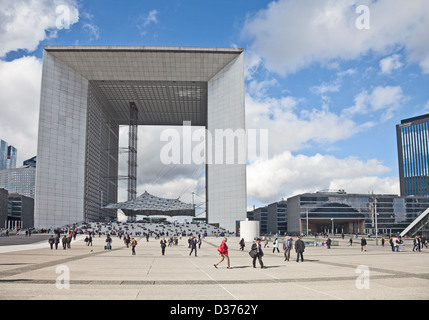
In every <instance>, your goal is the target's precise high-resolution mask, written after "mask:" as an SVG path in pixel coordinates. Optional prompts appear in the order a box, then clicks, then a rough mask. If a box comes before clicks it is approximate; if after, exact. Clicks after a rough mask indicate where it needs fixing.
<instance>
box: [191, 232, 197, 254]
mask: <svg viewBox="0 0 429 320" xmlns="http://www.w3.org/2000/svg"><path fill="white" fill-rule="evenodd" d="M190 245H191V252H189V255H191V254H192V252H193V251H194V250H195V256H196V257H197V239H196V238H195V237H192V239H191V241H190Z"/></svg>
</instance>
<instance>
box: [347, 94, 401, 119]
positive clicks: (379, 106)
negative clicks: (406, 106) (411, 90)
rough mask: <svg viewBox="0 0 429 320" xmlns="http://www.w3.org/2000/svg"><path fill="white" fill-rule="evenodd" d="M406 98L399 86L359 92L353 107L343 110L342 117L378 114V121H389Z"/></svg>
mask: <svg viewBox="0 0 429 320" xmlns="http://www.w3.org/2000/svg"><path fill="white" fill-rule="evenodd" d="M405 100H406V97H405V96H404V95H403V93H402V88H401V87H400V86H394V87H392V86H386V87H382V86H377V87H375V88H374V89H373V90H372V92H371V93H368V91H367V90H363V91H361V92H360V93H359V94H357V95H356V97H355V105H354V106H352V107H350V108H346V109H344V110H343V112H342V113H343V115H345V116H353V115H355V114H368V113H372V112H380V113H381V116H380V120H381V121H385V120H388V119H391V118H392V117H393V115H394V114H395V112H397V111H398V110H399V109H400V107H401V105H402V103H403V102H404V101H405Z"/></svg>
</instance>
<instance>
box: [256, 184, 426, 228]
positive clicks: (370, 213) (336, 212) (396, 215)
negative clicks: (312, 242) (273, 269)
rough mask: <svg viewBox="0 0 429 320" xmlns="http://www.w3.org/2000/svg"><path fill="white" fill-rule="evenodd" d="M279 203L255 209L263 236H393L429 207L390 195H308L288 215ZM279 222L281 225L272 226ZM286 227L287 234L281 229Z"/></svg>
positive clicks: (295, 200) (290, 205)
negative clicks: (323, 234) (283, 226)
mask: <svg viewBox="0 0 429 320" xmlns="http://www.w3.org/2000/svg"><path fill="white" fill-rule="evenodd" d="M282 202H285V201H281V202H278V203H274V204H270V205H268V206H266V207H262V208H257V209H254V210H253V212H250V213H248V217H249V219H253V220H259V221H260V225H261V234H270V233H272V234H274V233H278V234H286V233H287V234H302V233H304V234H316V233H343V232H344V233H349V234H356V233H360V234H368V233H369V234H375V233H376V230H377V231H378V233H379V234H381V233H383V234H390V233H397V232H402V231H403V230H404V229H405V228H406V227H407V226H408V225H409V224H410V223H411V222H412V221H414V219H416V218H417V217H418V216H419V214H421V213H422V212H423V211H424V210H426V209H427V208H428V207H429V197H425V196H407V197H400V196H398V195H386V194H347V193H346V192H344V191H343V190H340V191H337V192H316V193H304V194H300V195H296V196H293V197H290V198H288V199H287V202H286V204H285V205H284V208H285V213H284V215H279V213H278V210H273V208H274V207H277V208H278V204H279V203H282ZM273 221H277V225H275V224H274V223H270V222H273ZM279 221H281V222H282V223H283V225H286V226H287V227H286V230H285V232H284V233H283V232H282V231H283V230H281V229H279V228H278V223H279Z"/></svg>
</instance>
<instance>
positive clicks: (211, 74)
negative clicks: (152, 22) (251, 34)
mask: <svg viewBox="0 0 429 320" xmlns="http://www.w3.org/2000/svg"><path fill="white" fill-rule="evenodd" d="M131 102H133V104H135V106H136V107H137V110H138V116H137V125H171V126H175V125H182V124H183V123H184V122H189V121H190V122H191V124H192V125H197V126H204V127H205V128H206V129H207V132H210V134H211V135H213V136H214V132H215V130H216V129H232V130H233V131H234V130H238V129H240V130H243V129H245V110H244V68H243V50H242V49H238V48H184V47H126V46H85V47H83V46H47V47H45V48H44V55H43V74H42V89H41V102H40V118H39V135H38V152H37V156H38V158H37V172H36V198H35V226H36V227H45V228H48V227H57V226H63V225H66V224H70V223H74V222H78V221H100V220H101V221H102V220H104V219H105V218H106V217H113V216H116V212H115V211H108V210H106V209H102V205H105V204H107V203H116V202H117V193H118V192H117V187H118V182H117V174H118V152H117V149H118V133H119V125H127V124H129V123H130V103H131ZM216 143H218V141H216ZM243 143H245V142H242V141H240V140H238V141H237V140H236V141H235V147H236V149H237V150H238V149H240V150H241V148H242V147H243V145H242V144H243ZM211 148H212V151H213V150H214V149H215V145H212V146H211ZM244 149H245V148H244ZM237 157H238V155H236V158H235V159H237ZM206 163H207V164H206V201H207V204H206V208H207V219H208V222H209V223H218V224H219V225H220V226H221V227H223V228H225V229H228V230H230V231H235V229H236V223H237V221H239V220H244V219H245V218H246V166H245V164H243V163H239V162H238V161H237V162H234V163H233V164H226V163H225V164H209V163H208V162H206ZM115 177H116V178H115Z"/></svg>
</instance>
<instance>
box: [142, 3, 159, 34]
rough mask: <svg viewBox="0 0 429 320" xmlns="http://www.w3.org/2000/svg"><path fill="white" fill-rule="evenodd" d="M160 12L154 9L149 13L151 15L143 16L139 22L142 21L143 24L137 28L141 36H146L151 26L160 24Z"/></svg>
mask: <svg viewBox="0 0 429 320" xmlns="http://www.w3.org/2000/svg"><path fill="white" fill-rule="evenodd" d="M158 14H159V12H158V10H156V9H153V10H151V11H149V13H148V14H147V15H143V16H141V17H140V19H139V20H141V21H142V22H141V23H140V24H139V25H138V26H137V28H138V29H139V30H140V34H141V35H146V33H147V28H148V27H149V26H150V25H151V24H157V23H158V17H157V16H158Z"/></svg>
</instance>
